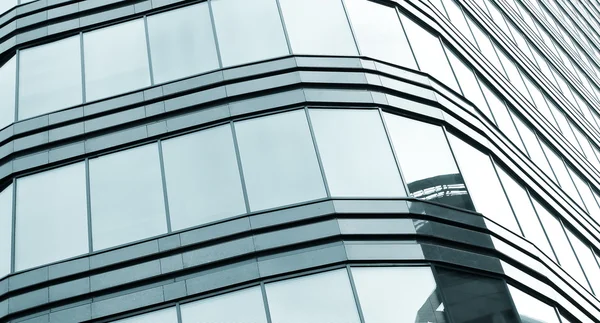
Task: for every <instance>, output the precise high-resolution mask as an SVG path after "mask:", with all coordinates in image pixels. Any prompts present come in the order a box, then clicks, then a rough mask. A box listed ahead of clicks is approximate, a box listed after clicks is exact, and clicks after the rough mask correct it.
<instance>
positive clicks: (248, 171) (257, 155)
mask: <svg viewBox="0 0 600 323" xmlns="http://www.w3.org/2000/svg"><path fill="white" fill-rule="evenodd" d="M235 131H236V137H237V140H238V145H239V151H240V159H241V161H242V169H243V171H244V179H245V183H246V188H247V190H248V200H249V202H250V209H251V210H252V211H255V210H262V209H267V208H271V207H274V206H281V205H287V204H293V203H298V202H304V201H309V200H314V199H318V198H322V197H325V196H326V193H325V186H324V184H323V178H322V176H321V170H320V169H319V164H318V161H317V155H316V153H315V148H314V146H313V142H312V138H311V135H310V130H309V128H308V122H307V121H306V115H305V112H304V110H297V111H294V112H288V113H282V114H276V115H272V116H267V117H262V118H257V119H252V120H248V121H241V122H236V123H235Z"/></svg>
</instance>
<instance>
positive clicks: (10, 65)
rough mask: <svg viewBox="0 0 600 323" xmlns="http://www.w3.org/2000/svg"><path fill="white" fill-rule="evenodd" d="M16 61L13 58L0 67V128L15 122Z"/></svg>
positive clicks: (14, 57)
mask: <svg viewBox="0 0 600 323" xmlns="http://www.w3.org/2000/svg"><path fill="white" fill-rule="evenodd" d="M16 73H17V59H16V56H13V57H12V58H11V59H9V60H8V61H7V62H6V63H5V64H4V65H2V67H0V128H4V127H5V126H7V125H9V124H11V123H13V122H14V121H15V82H16V79H17V78H16V75H15V74H16Z"/></svg>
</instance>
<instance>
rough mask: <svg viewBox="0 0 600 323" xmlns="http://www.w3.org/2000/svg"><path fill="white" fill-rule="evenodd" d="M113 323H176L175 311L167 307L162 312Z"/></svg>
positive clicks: (173, 308)
mask: <svg viewBox="0 0 600 323" xmlns="http://www.w3.org/2000/svg"><path fill="white" fill-rule="evenodd" d="M113 323H177V310H176V308H175V307H169V308H166V309H164V310H160V311H154V312H150V313H146V314H142V315H136V316H133V317H129V318H126V319H122V320H118V321H113Z"/></svg>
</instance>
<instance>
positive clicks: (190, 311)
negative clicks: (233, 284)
mask: <svg viewBox="0 0 600 323" xmlns="http://www.w3.org/2000/svg"><path fill="white" fill-rule="evenodd" d="M181 322H182V323H220V322H222V323H227V322H231V323H267V316H266V314H265V305H264V303H263V296H262V292H261V290H260V287H252V288H247V289H243V290H240V291H235V292H231V293H227V294H223V295H219V296H213V297H209V298H206V299H201V300H199V301H195V302H191V303H186V304H182V305H181Z"/></svg>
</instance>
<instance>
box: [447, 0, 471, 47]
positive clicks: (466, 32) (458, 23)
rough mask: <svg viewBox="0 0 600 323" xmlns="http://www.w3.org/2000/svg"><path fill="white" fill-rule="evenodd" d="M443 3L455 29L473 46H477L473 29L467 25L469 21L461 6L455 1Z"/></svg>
mask: <svg viewBox="0 0 600 323" xmlns="http://www.w3.org/2000/svg"><path fill="white" fill-rule="evenodd" d="M443 2H444V7H445V8H446V12H448V17H450V21H452V24H453V25H454V27H456V28H457V29H458V30H459V31H460V33H461V34H463V36H465V37H466V38H467V40H468V41H470V42H471V44H473V45H476V43H475V39H474V38H473V34H472V33H471V29H470V28H469V25H468V24H467V20H465V16H464V15H463V12H462V10H461V8H460V6H459V5H458V4H457V3H456V2H454V0H443Z"/></svg>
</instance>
